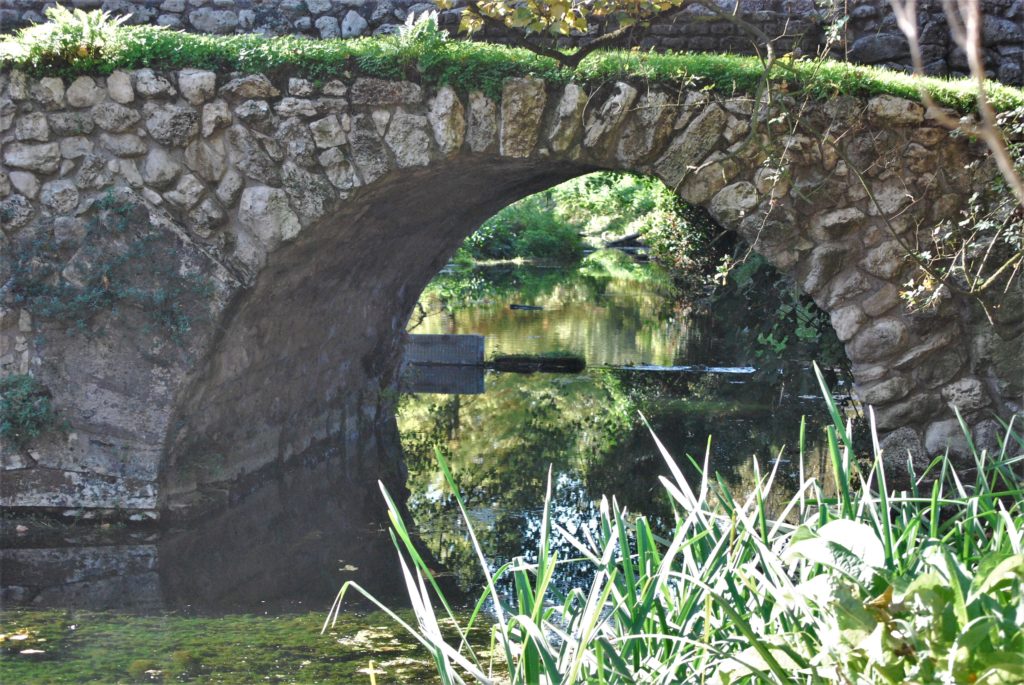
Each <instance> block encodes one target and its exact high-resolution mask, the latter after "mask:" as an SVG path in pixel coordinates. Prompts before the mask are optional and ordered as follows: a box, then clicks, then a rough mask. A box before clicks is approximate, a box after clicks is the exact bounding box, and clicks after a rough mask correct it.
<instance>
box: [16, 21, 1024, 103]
mask: <svg viewBox="0 0 1024 685" xmlns="http://www.w3.org/2000/svg"><path fill="white" fill-rule="evenodd" d="M112 35H113V39H112V40H110V41H109V42H108V43H107V44H106V45H105V46H103V49H102V53H101V54H100V55H99V56H91V55H89V56H86V57H82V58H80V57H77V56H75V57H73V58H72V59H70V60H69V59H65V58H63V57H59V56H55V55H54V53H53V51H52V49H51V48H52V44H51V45H40V44H38V41H36V42H33V39H32V38H31V34H30V33H25V34H19V35H14V36H2V37H0V68H3V69H10V68H12V67H16V68H20V69H25V70H27V71H29V72H31V73H32V74H34V75H38V76H44V75H45V76H55V75H58V76H75V75H79V74H94V75H101V74H107V73H110V72H111V71H113V70H115V69H137V68H141V67H151V68H154V69H180V68H185V67H190V68H197V69H210V70H213V71H217V72H221V73H224V72H231V71H240V72H247V73H264V74H267V75H268V76H270V77H271V78H274V77H278V76H282V77H283V76H304V77H306V78H310V79H314V80H326V79H332V78H342V79H349V78H352V77H354V76H357V75H366V76H376V77H381V78H387V79H409V80H413V81H418V82H420V83H423V84H424V85H428V86H437V85H446V84H447V85H452V86H454V87H456V88H458V89H459V90H462V91H468V90H483V91H484V92H485V93H487V94H488V95H490V96H492V97H498V96H499V95H500V92H501V82H502V80H503V79H505V78H507V77H510V76H537V77H540V78H543V79H546V80H548V81H550V82H554V83H564V82H567V81H570V80H574V81H577V82H582V83H591V84H593V83H600V82H605V81H609V80H621V79H625V80H630V81H646V82H656V83H678V84H692V85H695V86H697V87H709V88H714V89H716V90H718V91H724V92H727V93H734V92H755V91H756V90H757V88H758V87H759V85H760V84H761V83H762V79H763V76H764V69H763V65H762V64H761V62H760V61H759V60H757V59H756V58H754V57H745V56H740V55H732V54H707V53H662V54H659V53H644V52H635V51H632V52H631V51H606V52H598V53H595V54H593V55H591V56H590V57H588V58H587V59H586V60H584V61H583V62H582V63H581V64H580V65H579V67H577V68H576V69H567V68H564V67H560V66H559V65H558V64H557V63H556V62H555V61H554V60H552V59H550V58H546V57H541V56H539V55H536V54H534V53H532V52H529V51H527V50H523V49H516V48H509V47H505V46H500V45H493V44H488V43H477V42H469V41H462V40H444V39H443V38H442V36H441V35H440V34H439V33H437V32H436V31H435V32H420V34H419V35H418V36H417V37H410V36H384V37H379V38H363V39H356V40H341V39H336V40H314V39H308V38H298V37H291V36H282V37H264V36H257V35H236V36H209V35H197V34H189V33H181V32H177V31H169V30H164V29H161V28H159V27H154V26H121V27H118V28H116V29H113V34H112ZM771 78H772V80H773V81H775V82H776V83H777V84H779V85H782V84H783V83H785V87H787V88H788V89H789V90H791V91H797V90H802V91H804V92H808V93H810V94H811V95H813V96H815V97H821V98H825V97H831V96H835V95H875V94H881V93H887V94H891V95H896V96H900V97H906V98H910V99H914V100H919V99H920V92H919V90H918V86H919V85H923V86H924V87H925V89H926V90H927V91H928V92H929V93H930V94H931V95H932V97H933V98H934V99H935V100H936V101H937V102H939V103H941V104H943V105H947V106H949V107H953V108H955V109H957V110H959V111H961V112H967V111H970V110H972V109H973V108H974V106H975V101H976V86H975V84H974V82H972V81H969V80H967V79H956V80H945V79H938V78H923V79H916V78H914V77H911V76H909V75H907V74H903V73H900V72H894V71H889V70H886V69H879V68H874V67H866V66H859V65H852V64H848V63H844V62H836V61H831V60H825V61H814V60H796V61H793V60H786V59H783V60H779V61H778V62H777V63H776V65H775V67H774V68H773V70H772V74H771ZM989 94H990V99H991V101H992V102H993V104H994V105H995V107H996V109H998V110H1001V111H1005V110H1010V109H1016V108H1019V107H1024V90H1021V89H1020V88H1011V87H1008V86H1003V85H1000V84H996V83H992V84H989Z"/></svg>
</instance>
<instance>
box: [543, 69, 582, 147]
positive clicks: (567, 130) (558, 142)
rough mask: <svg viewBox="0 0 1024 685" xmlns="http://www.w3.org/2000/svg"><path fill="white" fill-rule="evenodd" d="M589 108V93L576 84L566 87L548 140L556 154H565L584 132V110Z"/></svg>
mask: <svg viewBox="0 0 1024 685" xmlns="http://www.w3.org/2000/svg"><path fill="white" fill-rule="evenodd" d="M586 106H587V92H586V91H585V90H583V88H581V87H580V86H578V85H576V84H575V83H570V84H568V85H566V86H565V89H564V90H563V91H562V97H561V98H560V99H559V100H558V106H557V107H556V108H555V113H554V118H553V119H552V121H551V128H550V130H549V131H548V135H547V140H548V143H549V145H550V146H551V149H552V150H554V151H555V152H565V151H566V150H568V149H569V148H570V147H571V146H572V145H573V144H574V143H576V142H578V141H577V137H578V136H579V133H580V131H581V130H583V109H584V108H585V107H586Z"/></svg>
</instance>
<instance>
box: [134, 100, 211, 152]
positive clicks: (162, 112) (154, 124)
mask: <svg viewBox="0 0 1024 685" xmlns="http://www.w3.org/2000/svg"><path fill="white" fill-rule="evenodd" d="M146 130H147V131H149V135H151V136H153V139H154V140H156V141H157V142H158V143H160V144H162V145H169V146H173V147H181V146H184V145H186V144H187V143H188V142H189V140H191V139H192V138H194V137H195V136H197V135H198V134H199V114H198V113H197V112H196V111H195V110H194V109H192V108H191V107H181V106H178V105H165V106H162V107H153V108H150V109H148V110H147V112H146Z"/></svg>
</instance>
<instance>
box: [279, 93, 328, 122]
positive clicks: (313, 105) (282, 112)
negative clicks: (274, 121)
mask: <svg viewBox="0 0 1024 685" xmlns="http://www.w3.org/2000/svg"><path fill="white" fill-rule="evenodd" d="M274 111H275V112H276V113H277V114H278V115H279V116H282V117H315V116H317V115H318V114H319V113H320V105H319V103H318V102H316V101H315V100H307V99H303V98H292V97H287V98H281V100H280V102H278V103H277V104H275V105H274Z"/></svg>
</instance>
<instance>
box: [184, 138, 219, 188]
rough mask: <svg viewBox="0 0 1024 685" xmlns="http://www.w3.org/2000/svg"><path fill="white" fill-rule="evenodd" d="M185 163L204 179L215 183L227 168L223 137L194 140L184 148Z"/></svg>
mask: <svg viewBox="0 0 1024 685" xmlns="http://www.w3.org/2000/svg"><path fill="white" fill-rule="evenodd" d="M185 165H186V166H187V167H188V168H189V169H191V170H192V171H194V172H196V175H198V176H199V178H201V179H203V180H204V181H211V182H213V183H216V182H217V181H219V180H220V178H221V176H223V175H224V172H225V170H227V166H228V160H227V153H226V151H225V148H224V139H223V138H215V139H209V140H194V141H192V143H191V144H190V145H189V146H188V147H187V148H185Z"/></svg>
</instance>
